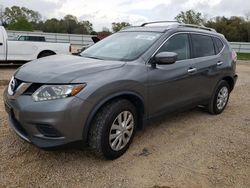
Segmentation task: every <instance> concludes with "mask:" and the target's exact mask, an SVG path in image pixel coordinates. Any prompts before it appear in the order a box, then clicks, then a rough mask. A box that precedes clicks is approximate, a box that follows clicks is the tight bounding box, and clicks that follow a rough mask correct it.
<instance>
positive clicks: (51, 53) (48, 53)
mask: <svg viewBox="0 0 250 188" xmlns="http://www.w3.org/2000/svg"><path fill="white" fill-rule="evenodd" d="M51 55H55V53H53V52H42V53H41V54H39V55H38V57H37V58H38V59H39V58H43V57H47V56H51Z"/></svg>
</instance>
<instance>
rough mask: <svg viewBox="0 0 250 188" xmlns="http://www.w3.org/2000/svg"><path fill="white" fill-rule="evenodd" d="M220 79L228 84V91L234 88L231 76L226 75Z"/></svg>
mask: <svg viewBox="0 0 250 188" xmlns="http://www.w3.org/2000/svg"><path fill="white" fill-rule="evenodd" d="M222 80H225V81H226V82H227V83H228V84H229V86H230V92H231V91H232V90H233V89H234V85H235V83H234V79H233V78H232V77H231V76H226V77H224V78H222Z"/></svg>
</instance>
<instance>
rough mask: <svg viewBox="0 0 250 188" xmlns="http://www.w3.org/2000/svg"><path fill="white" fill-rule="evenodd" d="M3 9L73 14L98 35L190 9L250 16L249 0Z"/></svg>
mask: <svg viewBox="0 0 250 188" xmlns="http://www.w3.org/2000/svg"><path fill="white" fill-rule="evenodd" d="M0 5H2V7H10V6H13V5H17V6H25V7H27V8H29V9H32V10H35V11H38V12H39V13H40V14H41V15H42V17H43V19H48V18H52V17H55V18H62V17H64V16H65V15H66V14H72V15H75V16H77V17H78V19H79V20H89V21H90V22H91V23H93V28H94V30H96V31H101V30H102V29H103V27H107V28H111V23H112V22H122V21H125V22H129V23H131V24H132V25H139V24H141V23H143V22H147V21H156V20H173V19H174V17H175V16H176V15H177V14H178V13H180V12H181V11H186V10H189V9H193V10H195V11H197V12H201V13H203V15H205V16H206V17H207V18H214V17H216V16H227V17H229V16H245V15H246V14H247V13H250V1H249V0H102V1H101V0H0ZM0 8H1V7H0Z"/></svg>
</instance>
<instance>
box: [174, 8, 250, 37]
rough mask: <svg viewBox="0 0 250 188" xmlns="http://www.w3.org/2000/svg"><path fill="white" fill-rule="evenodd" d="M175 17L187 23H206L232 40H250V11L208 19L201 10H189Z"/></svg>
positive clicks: (205, 24)
mask: <svg viewBox="0 0 250 188" xmlns="http://www.w3.org/2000/svg"><path fill="white" fill-rule="evenodd" d="M175 19H176V20H177V21H179V22H183V23H187V24H196V25H204V26H206V27H210V28H213V29H215V30H216V31H217V32H219V33H222V34H223V35H224V36H225V37H226V38H227V40H229V41H231V42H250V12H249V13H247V14H246V16H245V17H239V16H232V17H230V18H227V17H225V16H222V17H220V16H217V17H214V18H212V19H209V20H207V19H206V17H205V16H203V15H202V14H201V13H200V12H195V11H193V10H188V11H186V12H181V13H180V14H178V15H177V16H176V17H175Z"/></svg>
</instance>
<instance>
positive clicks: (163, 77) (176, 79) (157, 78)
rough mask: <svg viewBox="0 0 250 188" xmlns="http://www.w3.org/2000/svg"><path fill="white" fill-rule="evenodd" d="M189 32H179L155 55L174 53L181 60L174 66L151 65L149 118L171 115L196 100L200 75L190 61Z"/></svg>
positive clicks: (149, 74) (192, 61)
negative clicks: (164, 114)
mask: <svg viewBox="0 0 250 188" xmlns="http://www.w3.org/2000/svg"><path fill="white" fill-rule="evenodd" d="M190 46H191V45H190V39H189V34H188V33H179V34H175V35H173V36H172V37H171V38H169V39H168V40H167V41H166V42H165V43H164V44H163V45H162V46H161V47H160V49H159V50H158V51H157V52H156V54H158V53H160V52H175V53H177V55H178V60H177V62H175V63H174V64H168V65H159V64H157V62H155V63H156V66H155V67H154V66H149V68H148V83H149V85H148V100H149V106H150V108H149V117H151V116H155V115H158V114H161V113H166V112H171V111H174V110H176V109H179V108H181V107H183V106H185V105H188V104H190V103H193V102H194V101H195V100H196V97H197V94H198V93H197V92H198V90H197V89H196V88H197V87H199V86H197V85H196V83H197V75H196V68H195V67H194V65H195V63H194V60H192V59H191V53H190V52H191V50H190V49H191V48H190Z"/></svg>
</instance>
